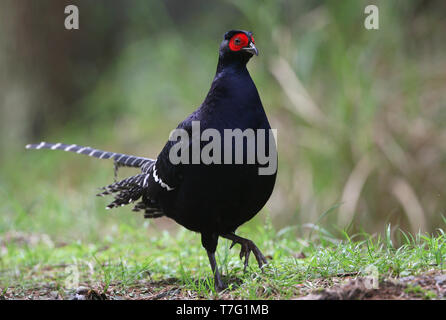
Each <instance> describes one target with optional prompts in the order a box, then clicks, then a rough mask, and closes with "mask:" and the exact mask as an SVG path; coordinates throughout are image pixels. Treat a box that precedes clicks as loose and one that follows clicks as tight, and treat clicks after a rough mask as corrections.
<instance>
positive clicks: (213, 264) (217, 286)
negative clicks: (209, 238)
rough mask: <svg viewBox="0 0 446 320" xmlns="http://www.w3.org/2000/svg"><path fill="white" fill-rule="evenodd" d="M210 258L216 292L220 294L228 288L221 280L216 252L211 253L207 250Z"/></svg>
mask: <svg viewBox="0 0 446 320" xmlns="http://www.w3.org/2000/svg"><path fill="white" fill-rule="evenodd" d="M206 252H207V253H208V257H209V262H210V263H211V268H212V273H213V274H214V283H215V290H217V291H218V292H220V291H223V290H224V289H226V288H227V286H226V285H225V284H224V282H223V281H222V280H221V276H220V272H219V271H218V267H217V261H216V260H215V251H214V252H212V251H209V250H206Z"/></svg>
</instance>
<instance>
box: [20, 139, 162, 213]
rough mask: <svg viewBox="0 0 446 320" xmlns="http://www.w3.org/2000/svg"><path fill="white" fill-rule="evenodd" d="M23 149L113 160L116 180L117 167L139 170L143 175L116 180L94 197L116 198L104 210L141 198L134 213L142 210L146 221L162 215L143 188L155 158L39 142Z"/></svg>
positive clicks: (151, 170) (146, 183) (73, 145)
mask: <svg viewBox="0 0 446 320" xmlns="http://www.w3.org/2000/svg"><path fill="white" fill-rule="evenodd" d="M26 149H36V150H39V149H51V150H63V151H70V152H75V153H78V154H85V155H88V156H90V157H95V158H99V159H113V160H114V161H115V179H116V173H117V168H118V167H119V166H126V167H136V168H141V172H142V173H140V174H137V175H136V176H132V177H129V178H126V179H124V180H121V181H116V180H115V181H116V182H114V183H112V184H110V185H108V186H106V187H104V188H102V190H103V191H102V192H101V193H99V194H97V196H105V195H113V197H114V198H115V199H114V201H113V202H112V203H110V204H109V205H108V206H107V207H106V208H107V209H112V208H116V207H120V206H124V205H126V204H130V203H132V202H134V201H136V200H138V199H140V198H142V199H141V201H140V202H138V203H136V205H135V207H134V208H133V211H140V210H144V217H145V218H157V217H161V216H163V215H164V213H163V211H162V210H161V209H160V207H159V206H158V204H157V203H156V201H154V200H151V199H148V198H146V196H144V189H145V188H147V186H148V181H149V177H150V175H151V174H153V167H154V164H155V160H154V159H149V158H143V157H136V156H131V155H127V154H123V153H114V152H109V151H102V150H98V149H93V148H91V147H82V146H78V145H75V144H71V145H69V144H63V143H46V142H41V143H39V144H28V145H27V146H26Z"/></svg>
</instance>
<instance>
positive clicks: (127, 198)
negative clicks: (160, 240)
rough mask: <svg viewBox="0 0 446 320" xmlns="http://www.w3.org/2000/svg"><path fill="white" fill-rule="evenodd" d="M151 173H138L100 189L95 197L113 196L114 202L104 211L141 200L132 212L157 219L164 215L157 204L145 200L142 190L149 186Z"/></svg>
mask: <svg viewBox="0 0 446 320" xmlns="http://www.w3.org/2000/svg"><path fill="white" fill-rule="evenodd" d="M151 174H152V171H151V170H149V172H147V173H145V172H143V173H140V174H137V175H135V176H132V177H128V178H126V179H123V180H121V181H118V182H115V183H112V184H110V185H108V186H106V187H103V188H102V190H103V191H102V192H101V193H99V194H97V196H101V197H103V196H105V195H110V194H114V198H115V200H113V202H111V203H110V204H109V205H107V207H106V209H112V208H116V207H120V206H124V205H127V204H130V203H132V202H133V201H135V200H138V199H140V198H141V197H142V198H143V199H142V200H141V201H140V202H138V203H136V205H135V207H134V208H133V209H132V210H133V211H136V212H137V211H141V210H144V217H145V218H158V217H161V216H163V215H164V213H163V211H162V210H161V209H160V208H159V206H158V205H157V203H156V202H155V201H153V200H150V199H145V198H144V196H143V193H144V189H145V188H147V186H148V184H149V178H150V175H151Z"/></svg>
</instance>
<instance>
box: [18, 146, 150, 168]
mask: <svg viewBox="0 0 446 320" xmlns="http://www.w3.org/2000/svg"><path fill="white" fill-rule="evenodd" d="M26 149H36V150H39V149H51V150H63V151H70V152H75V153H78V154H85V155H87V156H90V157H95V158H99V159H113V160H114V161H115V164H117V165H119V166H125V167H135V168H141V167H143V166H144V165H146V166H147V165H150V164H151V163H153V162H154V161H155V160H154V159H149V158H143V157H136V156H131V155H128V154H123V153H114V152H109V151H102V150H98V149H93V148H91V147H82V146H78V145H75V144H64V143H46V142H41V143H38V144H28V145H27V146H26Z"/></svg>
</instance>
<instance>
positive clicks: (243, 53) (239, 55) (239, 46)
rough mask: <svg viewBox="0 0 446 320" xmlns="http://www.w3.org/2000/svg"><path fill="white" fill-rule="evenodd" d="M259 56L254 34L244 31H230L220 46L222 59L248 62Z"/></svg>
mask: <svg viewBox="0 0 446 320" xmlns="http://www.w3.org/2000/svg"><path fill="white" fill-rule="evenodd" d="M253 55H256V56H258V55H259V51H258V50H257V48H256V46H255V42H254V38H253V36H252V32H250V31H244V30H230V31H228V32H226V33H225V35H224V38H223V41H222V43H221V45H220V58H221V59H223V60H235V61H241V62H244V63H246V62H248V60H249V59H250V58H251V57H252V56H253Z"/></svg>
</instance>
